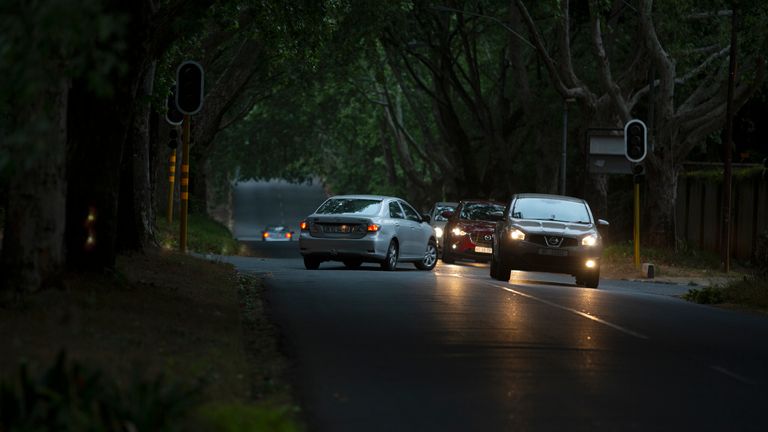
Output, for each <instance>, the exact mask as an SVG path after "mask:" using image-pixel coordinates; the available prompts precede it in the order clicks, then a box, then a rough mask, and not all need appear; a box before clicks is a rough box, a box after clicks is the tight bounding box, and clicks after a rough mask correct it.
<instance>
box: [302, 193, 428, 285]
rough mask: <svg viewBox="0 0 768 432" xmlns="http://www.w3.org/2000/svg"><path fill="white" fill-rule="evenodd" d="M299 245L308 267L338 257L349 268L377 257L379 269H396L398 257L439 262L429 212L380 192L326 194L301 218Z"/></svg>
mask: <svg viewBox="0 0 768 432" xmlns="http://www.w3.org/2000/svg"><path fill="white" fill-rule="evenodd" d="M299 250H300V252H301V255H302V256H303V257H304V266H305V267H306V268H307V269H309V270H315V269H317V268H318V267H319V266H320V263H321V262H323V261H341V262H343V263H344V265H345V266H347V267H359V266H360V265H361V264H362V263H363V262H375V263H379V264H380V265H381V268H382V269H383V270H394V269H395V268H396V267H397V263H398V262H412V263H414V264H415V265H416V268H418V269H420V270H432V269H433V268H435V264H436V263H437V240H436V236H435V231H434V229H433V228H432V226H430V225H429V217H428V216H424V217H422V216H421V215H419V213H418V212H417V211H416V210H415V209H414V208H413V206H411V205H410V204H408V203H407V202H406V201H405V200H403V199H401V198H396V197H388V196H379V195H340V196H335V197H331V198H328V199H327V200H326V201H325V202H324V203H323V204H321V205H320V207H318V208H317V210H315V212H314V213H312V214H311V215H309V216H308V217H307V218H306V219H305V220H303V221H302V222H301V234H300V235H299Z"/></svg>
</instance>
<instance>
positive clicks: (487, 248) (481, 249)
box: [475, 246, 493, 254]
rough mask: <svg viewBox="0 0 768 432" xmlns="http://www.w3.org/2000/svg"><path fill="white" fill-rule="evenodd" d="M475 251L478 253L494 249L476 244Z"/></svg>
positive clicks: (490, 251)
mask: <svg viewBox="0 0 768 432" xmlns="http://www.w3.org/2000/svg"><path fill="white" fill-rule="evenodd" d="M475 252H477V253H486V254H489V253H493V249H492V248H489V247H482V246H475Z"/></svg>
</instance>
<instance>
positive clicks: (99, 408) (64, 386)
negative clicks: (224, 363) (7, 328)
mask: <svg viewBox="0 0 768 432" xmlns="http://www.w3.org/2000/svg"><path fill="white" fill-rule="evenodd" d="M201 394H202V389H201V387H200V385H195V386H183V385H179V384H175V383H171V382H169V381H167V380H166V379H165V378H163V377H162V376H159V377H157V378H156V379H154V380H149V381H147V380H144V379H139V378H137V379H136V380H134V382H132V383H131V384H130V385H129V386H127V387H126V388H125V389H121V388H120V387H118V386H117V385H116V384H115V383H114V382H112V381H111V380H109V379H107V378H106V377H105V376H103V375H102V374H101V373H100V372H99V371H97V370H92V369H89V368H88V367H86V366H84V365H82V364H79V363H77V362H69V361H68V360H67V358H66V354H65V353H64V352H61V353H60V354H59V355H58V357H57V359H56V362H55V363H54V365H53V366H51V367H50V369H48V370H47V371H45V372H44V373H43V374H42V375H41V376H39V377H35V376H33V374H32V373H31V371H30V369H29V367H28V366H27V365H24V364H22V365H21V366H20V368H19V372H18V376H17V379H16V380H15V382H12V383H9V382H5V381H4V382H3V383H2V384H0V431H8V432H11V431H43V430H50V431H126V430H128V431H156V430H162V431H174V430H181V428H180V425H181V424H182V423H183V422H182V421H181V420H182V419H184V418H186V417H188V416H189V415H190V413H191V412H192V410H193V409H195V408H196V407H197V406H199V404H200V403H201V401H202V399H201Z"/></svg>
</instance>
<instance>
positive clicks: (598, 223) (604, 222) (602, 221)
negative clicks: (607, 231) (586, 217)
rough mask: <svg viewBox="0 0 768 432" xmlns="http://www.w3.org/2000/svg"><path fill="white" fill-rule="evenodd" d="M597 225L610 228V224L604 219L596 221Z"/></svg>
mask: <svg viewBox="0 0 768 432" xmlns="http://www.w3.org/2000/svg"><path fill="white" fill-rule="evenodd" d="M597 225H599V226H604V227H607V226H611V224H609V223H608V221H607V220H605V219H598V220H597Z"/></svg>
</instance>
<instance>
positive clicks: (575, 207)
mask: <svg viewBox="0 0 768 432" xmlns="http://www.w3.org/2000/svg"><path fill="white" fill-rule="evenodd" d="M512 217H513V218H516V219H535V220H548V221H557V222H574V223H584V224H588V223H591V222H590V217H589V211H588V210H587V206H586V204H584V203H583V202H578V201H566V200H559V199H546V198H520V199H518V200H517V201H515V207H514V208H513V209H512Z"/></svg>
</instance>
